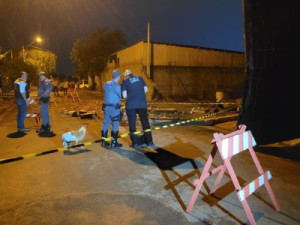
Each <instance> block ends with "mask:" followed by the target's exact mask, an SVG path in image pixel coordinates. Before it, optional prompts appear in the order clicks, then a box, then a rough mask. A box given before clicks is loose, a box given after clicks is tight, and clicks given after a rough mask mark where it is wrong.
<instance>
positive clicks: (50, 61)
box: [18, 46, 57, 74]
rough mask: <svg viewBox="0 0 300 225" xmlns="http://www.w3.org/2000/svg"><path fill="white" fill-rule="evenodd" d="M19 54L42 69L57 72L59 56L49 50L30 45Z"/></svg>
mask: <svg viewBox="0 0 300 225" xmlns="http://www.w3.org/2000/svg"><path fill="white" fill-rule="evenodd" d="M18 55H19V57H20V58H22V60H24V62H26V63H29V64H32V65H35V66H36V67H37V68H38V70H40V71H44V72H46V73H47V74H53V73H55V70H56V61H57V56H56V55H55V54H54V53H52V52H50V51H48V50H45V49H42V48H38V47H35V46H30V47H26V48H24V49H22V50H21V51H20V52H19V54H18Z"/></svg>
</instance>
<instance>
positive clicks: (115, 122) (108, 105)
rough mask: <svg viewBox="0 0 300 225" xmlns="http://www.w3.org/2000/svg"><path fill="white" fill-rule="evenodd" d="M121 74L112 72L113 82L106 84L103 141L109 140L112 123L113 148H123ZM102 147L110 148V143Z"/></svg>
mask: <svg viewBox="0 0 300 225" xmlns="http://www.w3.org/2000/svg"><path fill="white" fill-rule="evenodd" d="M120 76H121V72H120V71H118V70H114V71H113V72H112V80H111V81H109V82H106V83H105V84H104V94H105V97H104V104H103V110H104V121H103V126H102V139H103V140H104V139H105V138H107V135H108V129H109V127H110V125H111V123H112V130H111V137H112V138H113V139H112V141H111V145H110V147H111V148H117V147H122V144H119V143H118V135H119V125H120V114H121V110H120V108H121V105H120V103H121V98H122V96H121V86H120V85H119V84H118V83H119V81H120ZM102 147H105V148H106V147H109V143H108V142H106V141H103V142H102Z"/></svg>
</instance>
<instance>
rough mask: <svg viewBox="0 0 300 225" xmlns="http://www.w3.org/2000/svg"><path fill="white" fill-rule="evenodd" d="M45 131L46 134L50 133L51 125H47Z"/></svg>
mask: <svg viewBox="0 0 300 225" xmlns="http://www.w3.org/2000/svg"><path fill="white" fill-rule="evenodd" d="M45 131H46V132H50V125H49V124H47V125H46V126H45Z"/></svg>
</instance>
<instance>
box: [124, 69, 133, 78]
mask: <svg viewBox="0 0 300 225" xmlns="http://www.w3.org/2000/svg"><path fill="white" fill-rule="evenodd" d="M130 74H133V73H132V71H131V70H126V71H125V73H124V75H125V77H127V76H129V75H130Z"/></svg>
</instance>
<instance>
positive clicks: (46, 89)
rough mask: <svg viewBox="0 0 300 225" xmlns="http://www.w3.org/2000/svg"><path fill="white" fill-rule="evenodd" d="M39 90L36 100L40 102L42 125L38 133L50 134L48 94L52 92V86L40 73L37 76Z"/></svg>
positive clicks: (43, 73) (43, 74)
mask: <svg viewBox="0 0 300 225" xmlns="http://www.w3.org/2000/svg"><path fill="white" fill-rule="evenodd" d="M39 82H40V83H39V90H38V100H39V101H40V106H41V109H40V115H41V117H42V120H43V123H42V128H41V129H40V130H39V131H38V133H44V132H50V116H49V102H50V94H51V90H52V84H51V82H50V81H49V80H48V79H47V77H46V73H45V72H40V74H39Z"/></svg>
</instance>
